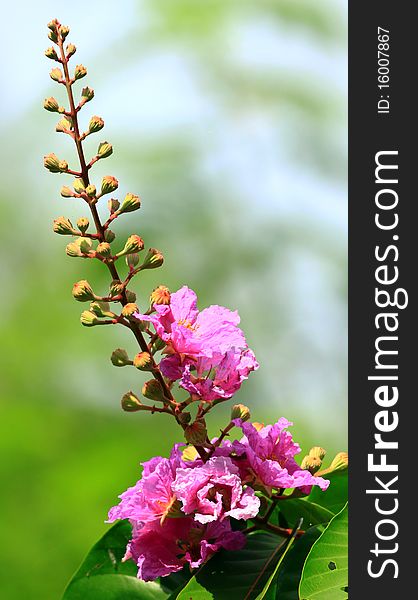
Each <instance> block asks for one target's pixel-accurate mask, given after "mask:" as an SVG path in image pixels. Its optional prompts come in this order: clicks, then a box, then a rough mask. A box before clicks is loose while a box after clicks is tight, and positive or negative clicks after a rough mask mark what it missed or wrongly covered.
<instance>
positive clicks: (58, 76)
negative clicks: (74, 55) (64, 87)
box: [49, 67, 63, 82]
mask: <svg viewBox="0 0 418 600" xmlns="http://www.w3.org/2000/svg"><path fill="white" fill-rule="evenodd" d="M49 76H50V78H51V79H53V80H54V81H58V82H59V81H62V77H63V75H62V71H61V69H59V68H58V67H55V69H52V71H51V72H50V74H49Z"/></svg>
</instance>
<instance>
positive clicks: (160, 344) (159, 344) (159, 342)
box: [151, 338, 166, 354]
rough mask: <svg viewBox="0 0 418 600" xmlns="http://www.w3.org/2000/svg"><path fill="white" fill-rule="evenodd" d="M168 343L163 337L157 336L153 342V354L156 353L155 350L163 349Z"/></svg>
mask: <svg viewBox="0 0 418 600" xmlns="http://www.w3.org/2000/svg"><path fill="white" fill-rule="evenodd" d="M165 346H166V343H165V341H164V340H162V339H161V338H157V339H156V340H155V342H154V343H153V345H152V346H151V351H152V353H153V354H155V352H159V351H160V350H163V348H165Z"/></svg>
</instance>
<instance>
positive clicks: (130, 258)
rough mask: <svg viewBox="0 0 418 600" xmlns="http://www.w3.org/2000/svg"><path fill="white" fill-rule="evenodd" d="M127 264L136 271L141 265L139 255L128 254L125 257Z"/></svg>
mask: <svg viewBox="0 0 418 600" xmlns="http://www.w3.org/2000/svg"><path fill="white" fill-rule="evenodd" d="M125 262H126V264H127V265H128V267H129V268H132V269H134V268H135V267H136V265H137V264H138V263H139V254H127V255H126V256H125Z"/></svg>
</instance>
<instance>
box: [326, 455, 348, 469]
mask: <svg viewBox="0 0 418 600" xmlns="http://www.w3.org/2000/svg"><path fill="white" fill-rule="evenodd" d="M329 468H330V470H331V471H344V470H345V469H347V468H348V454H347V452H339V453H338V454H337V455H336V456H335V457H334V459H333V461H332V463H331V465H330V467H329Z"/></svg>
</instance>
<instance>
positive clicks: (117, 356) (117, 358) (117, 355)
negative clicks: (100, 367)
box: [110, 348, 132, 367]
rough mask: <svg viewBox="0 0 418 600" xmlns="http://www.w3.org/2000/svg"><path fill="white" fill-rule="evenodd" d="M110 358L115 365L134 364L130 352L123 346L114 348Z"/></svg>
mask: <svg viewBox="0 0 418 600" xmlns="http://www.w3.org/2000/svg"><path fill="white" fill-rule="evenodd" d="M110 360H111V362H112V365H113V366H115V367H126V366H127V365H131V364H132V361H131V360H130V359H129V356H128V353H127V352H126V350H124V349H123V348H116V350H113V352H112V356H111V357H110Z"/></svg>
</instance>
